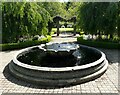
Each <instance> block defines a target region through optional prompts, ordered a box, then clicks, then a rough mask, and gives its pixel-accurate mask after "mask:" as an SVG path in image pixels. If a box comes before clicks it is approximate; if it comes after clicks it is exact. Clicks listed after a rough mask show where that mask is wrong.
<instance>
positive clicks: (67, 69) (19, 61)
mask: <svg viewBox="0 0 120 95" xmlns="http://www.w3.org/2000/svg"><path fill="white" fill-rule="evenodd" d="M76 52H77V53H76ZM76 54H77V55H78V56H79V58H78V56H76ZM107 66H108V61H107V60H106V56H105V54H104V53H103V52H101V51H99V50H98V49H95V48H92V47H88V46H84V45H79V48H77V50H75V51H74V52H72V54H71V55H66V56H61V55H49V54H48V53H47V52H45V51H43V45H40V46H34V47H29V48H25V49H23V50H20V51H19V52H18V53H17V54H16V55H15V56H14V58H13V62H12V63H11V64H9V70H10V72H11V74H13V75H14V76H15V77H17V78H20V79H22V80H25V81H28V82H31V83H35V84H39V85H44V86H47V87H48V86H49V87H59V86H70V85H75V84H79V83H83V82H87V81H90V80H92V79H95V78H97V77H99V76H101V75H102V74H103V73H104V72H105V71H106V69H107Z"/></svg>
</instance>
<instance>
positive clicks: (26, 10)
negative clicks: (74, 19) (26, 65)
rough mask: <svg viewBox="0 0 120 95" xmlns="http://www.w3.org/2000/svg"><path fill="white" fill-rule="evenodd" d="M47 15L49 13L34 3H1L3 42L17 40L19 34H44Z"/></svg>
mask: <svg viewBox="0 0 120 95" xmlns="http://www.w3.org/2000/svg"><path fill="white" fill-rule="evenodd" d="M39 10H41V11H39ZM49 17H50V15H49V13H48V12H47V11H46V10H45V9H44V8H42V7H40V6H38V5H37V4H36V3H31V2H5V3H3V4H2V18H3V19H2V27H3V32H2V34H3V35H2V36H3V39H2V41H3V43H8V42H17V41H18V39H19V38H20V37H21V36H31V35H36V34H39V35H42V34H44V32H43V31H46V26H47V23H48V20H49Z"/></svg>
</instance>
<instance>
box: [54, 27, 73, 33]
mask: <svg viewBox="0 0 120 95" xmlns="http://www.w3.org/2000/svg"><path fill="white" fill-rule="evenodd" d="M59 30H60V31H73V28H59ZM52 31H54V32H55V31H57V28H52Z"/></svg>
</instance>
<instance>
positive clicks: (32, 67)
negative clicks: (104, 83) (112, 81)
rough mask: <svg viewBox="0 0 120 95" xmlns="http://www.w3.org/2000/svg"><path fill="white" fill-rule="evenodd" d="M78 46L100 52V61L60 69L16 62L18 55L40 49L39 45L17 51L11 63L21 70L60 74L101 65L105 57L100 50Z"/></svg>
mask: <svg viewBox="0 0 120 95" xmlns="http://www.w3.org/2000/svg"><path fill="white" fill-rule="evenodd" d="M80 46H83V47H87V48H90V49H94V50H96V51H98V52H100V53H101V57H100V59H98V60H97V61H94V62H92V63H88V64H85V65H81V66H73V67H60V68H52V67H39V66H33V65H28V64H25V63H22V62H20V61H18V60H17V57H18V55H19V54H21V53H23V52H25V51H29V50H31V49H32V48H35V47H41V46H40V45H37V46H32V47H28V48H25V49H22V50H19V51H18V52H17V53H16V54H15V56H14V57H13V62H14V64H16V65H18V66H21V67H23V68H26V69H31V70H38V71H52V72H60V71H75V70H81V69H87V68H90V67H92V66H95V65H98V64H99V63H101V62H103V61H104V60H106V56H105V54H104V53H103V52H102V51H100V50H98V49H96V48H93V47H88V46H85V45H80Z"/></svg>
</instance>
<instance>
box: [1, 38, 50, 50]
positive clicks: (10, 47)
mask: <svg viewBox="0 0 120 95" xmlns="http://www.w3.org/2000/svg"><path fill="white" fill-rule="evenodd" d="M50 40H51V36H47V37H46V38H42V39H41V40H35V41H32V40H30V41H26V42H20V43H7V44H0V49H1V50H2V51H5V50H13V49H21V48H26V47H29V46H34V45H39V44H42V43H47V42H49V41H50Z"/></svg>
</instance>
